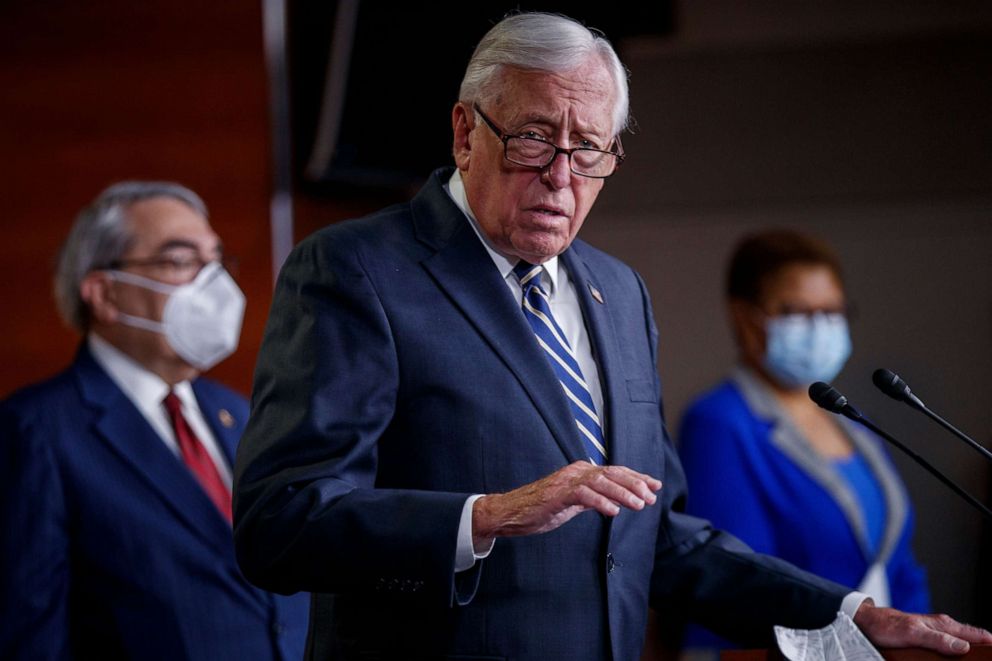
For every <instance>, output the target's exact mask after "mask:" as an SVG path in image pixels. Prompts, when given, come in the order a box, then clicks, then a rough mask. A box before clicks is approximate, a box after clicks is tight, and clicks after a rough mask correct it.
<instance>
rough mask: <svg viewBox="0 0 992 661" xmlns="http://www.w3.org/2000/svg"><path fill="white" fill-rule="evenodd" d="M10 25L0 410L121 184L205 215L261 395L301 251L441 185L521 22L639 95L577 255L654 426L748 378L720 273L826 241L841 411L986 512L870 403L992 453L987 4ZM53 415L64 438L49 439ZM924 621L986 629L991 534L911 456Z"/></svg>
mask: <svg viewBox="0 0 992 661" xmlns="http://www.w3.org/2000/svg"><path fill="white" fill-rule="evenodd" d="M473 4H474V5H475V6H474V7H472V8H465V10H464V11H465V12H466V13H464V14H462V13H460V12H455V11H453V10H452V9H450V8H448V7H444V8H443V9H441V8H438V5H436V3H428V2H402V3H401V2H395V3H392V2H381V1H380V2H371V1H368V2H364V3H359V2H356V1H354V0H353V1H351V2H344V1H340V2H327V3H317V2H307V1H302V0H299V1H296V2H294V1H292V0H271V1H263V2H244V1H243V0H238V1H235V0H215V1H213V2H209V3H201V2H193V1H191V0H169V1H168V2H167V1H165V0H144V1H143V2H133V1H125V0H100V1H97V2H85V3H83V2H70V1H68V0H46V1H44V2H27V1H13V2H10V1H8V2H5V3H2V4H0V149H2V151H0V154H2V159H0V202H2V211H0V232H2V237H3V247H2V253H0V254H2V259H0V300H2V302H3V305H4V310H3V313H2V315H0V319H2V322H0V323H2V330H3V335H2V337H3V340H4V341H3V342H2V344H0V364H2V365H3V369H2V370H0V397H3V396H6V395H8V394H9V393H11V392H12V391H13V390H14V389H16V388H18V387H20V386H21V385H24V384H26V383H29V382H33V381H37V380H39V379H41V378H44V377H46V376H48V375H51V374H53V373H55V372H56V371H58V370H59V369H61V368H62V367H63V366H65V365H66V364H68V362H69V361H70V359H71V357H72V355H73V353H74V352H75V350H76V346H77V344H78V338H77V337H76V336H75V335H74V334H73V333H72V332H71V331H69V330H67V329H65V328H64V327H62V325H61V324H60V322H59V321H58V318H57V316H56V314H55V310H54V306H53V303H52V297H51V293H50V289H51V288H50V281H51V276H52V265H53V262H54V257H55V253H56V251H57V249H58V246H59V245H60V243H61V241H62V240H63V238H64V237H65V235H66V233H67V232H68V229H69V227H70V225H71V223H72V220H73V217H74V215H75V213H76V212H77V211H78V210H79V209H80V208H81V207H83V206H84V205H85V204H87V203H88V202H89V201H90V200H92V199H93V197H95V196H96V194H97V193H98V192H99V191H100V190H101V189H102V188H104V187H105V186H107V185H109V184H110V183H112V182H114V181H117V180H120V179H126V178H141V179H171V180H176V181H179V182H181V183H183V184H185V185H187V186H189V187H191V188H193V189H194V190H196V191H197V192H198V193H200V194H201V195H202V196H203V198H204V199H205V200H206V202H207V204H208V206H209V207H210V209H211V220H212V223H213V224H214V226H215V228H216V229H217V231H218V233H219V234H220V235H221V237H222V239H223V240H224V242H225V244H226V249H227V251H228V252H229V253H231V254H233V255H236V256H238V257H239V258H240V261H241V268H240V272H239V274H238V280H239V283H240V284H241V286H242V288H243V289H244V290H245V293H246V294H247V296H248V311H247V315H246V319H245V328H244V332H243V335H242V339H241V347H240V349H239V350H238V352H237V353H236V354H235V355H234V356H233V357H232V358H230V359H228V360H227V361H225V362H224V363H222V364H221V365H220V366H218V367H217V368H216V369H215V370H214V371H213V373H212V376H214V377H215V378H218V379H220V380H221V381H224V382H226V383H227V384H229V385H231V386H233V387H235V388H236V389H238V390H241V391H243V392H246V393H247V392H248V390H249V389H250V384H251V372H252V369H253V365H254V359H255V354H256V352H257V350H258V346H259V343H260V340H261V334H262V329H263V326H264V323H265V317H266V315H267V312H268V306H269V302H270V299H271V287H272V281H273V277H274V273H275V272H276V271H277V270H278V265H279V264H280V263H281V258H282V256H284V255H285V252H286V251H287V250H288V249H289V247H290V246H291V245H292V243H293V242H295V241H296V240H299V239H300V238H302V237H303V236H305V235H307V234H309V233H310V232H312V231H314V230H315V229H317V228H319V227H321V226H323V225H325V224H327V223H330V222H335V221H337V220H341V219H343V218H348V217H353V216H356V215H361V214H364V213H366V212H368V211H371V210H374V209H376V208H379V207H382V206H384V205H386V204H388V203H391V202H396V201H401V200H404V199H407V198H408V197H409V195H410V194H411V193H412V191H414V190H416V188H417V186H418V185H419V182H421V181H423V179H424V178H425V177H426V176H427V175H428V174H429V173H430V171H431V169H432V168H434V167H438V166H442V165H448V164H449V163H450V156H449V153H450V135H449V134H450V120H449V116H450V107H451V105H452V104H453V103H454V101H455V100H456V95H457V87H458V82H459V79H460V74H461V70H462V68H463V67H464V64H465V62H466V61H467V58H468V57H469V55H470V54H471V50H472V48H473V47H474V44H475V42H476V41H477V40H478V39H479V38H480V37H481V36H482V34H483V33H484V32H485V31H486V30H487V29H488V27H489V26H490V25H491V24H492V23H493V22H494V21H496V20H498V19H499V18H500V16H502V15H503V13H505V12H506V11H508V10H510V9H513V8H515V7H522V8H525V9H545V10H557V11H564V12H565V13H568V14H569V15H572V16H574V17H576V18H579V19H581V20H583V21H584V22H586V23H587V24H589V25H591V26H594V27H599V28H602V29H603V30H604V31H605V32H606V33H607V35H608V36H609V37H611V38H612V39H613V40H614V42H615V43H616V44H617V45H618V47H619V50H620V54H621V57H622V58H623V60H624V61H625V63H626V65H627V66H628V67H629V69H630V73H631V102H632V111H633V115H634V117H635V120H636V123H635V125H634V129H633V132H632V133H631V134H630V135H628V136H625V138H624V144H625V146H626V148H627V152H628V154H629V157H628V159H627V161H626V162H625V163H624V166H623V168H622V169H621V171H620V172H619V173H618V174H617V175H616V176H615V177H613V178H612V179H611V180H610V181H609V183H608V185H607V186H606V188H605V189H604V192H603V193H602V195H601V197H600V201H599V203H598V205H597V207H596V208H595V209H594V211H593V213H592V214H591V216H590V217H589V219H588V220H587V223H586V225H585V228H584V229H583V232H582V237H583V238H584V239H586V240H587V241H589V242H591V243H593V244H594V245H597V246H598V247H600V248H603V249H605V250H607V251H608V252H611V253H613V254H615V255H617V256H619V257H620V258H622V259H624V260H626V261H627V262H628V263H630V264H631V265H632V266H634V267H635V268H636V269H638V270H639V271H640V272H641V273H642V274H643V276H644V278H645V280H646V282H647V284H648V287H649V289H650V291H651V294H652V296H653V299H654V305H655V315H656V318H657V322H658V325H659V329H660V333H661V364H660V366H659V367H660V369H661V374H662V378H663V383H664V388H665V402H666V413H667V416H668V419H669V423H670V425H671V427H672V429H673V431H674V432H675V434H676V436H677V432H678V424H677V421H678V419H679V417H680V415H681V412H682V410H683V409H684V407H685V406H686V404H687V403H688V401H689V400H690V399H691V398H692V397H693V396H694V394H696V393H698V392H699V391H701V390H702V389H704V388H706V387H707V386H709V385H710V384H712V383H714V382H715V381H717V380H719V379H720V378H721V377H722V376H723V375H724V374H725V373H726V372H727V370H728V369H729V367H730V366H731V365H732V364H733V361H734V355H733V348H732V342H731V338H730V335H729V331H728V330H727V323H726V318H725V314H724V309H723V301H722V286H723V283H722V280H723V269H724V263H725V260H726V258H727V256H728V254H729V252H730V250H731V247H732V246H733V244H734V243H735V242H736V240H737V239H738V238H739V237H740V236H741V235H742V234H744V233H746V232H748V231H751V230H754V229H758V228H763V227H767V226H789V227H794V228H797V229H801V230H805V231H809V232H812V233H814V234H817V235H819V236H821V237H822V238H825V239H827V240H828V241H829V242H831V243H832V244H833V245H834V246H835V247H836V248H837V250H838V251H839V253H840V256H841V259H842V261H843V263H844V266H845V268H846V275H847V285H848V292H849V294H850V296H851V298H852V300H853V302H854V304H855V306H856V309H857V315H856V317H855V318H854V320H853V323H852V333H853V338H854V353H853V356H852V358H851V361H850V362H849V364H848V367H847V368H846V369H845V371H844V372H843V374H842V375H841V377H840V378H839V379H838V381H837V385H838V387H839V388H840V389H841V390H842V391H844V392H845V393H846V394H847V395H848V396H849V398H850V399H851V401H852V402H853V403H854V404H855V405H857V406H858V407H859V408H861V409H862V410H863V411H864V412H865V413H866V414H868V415H869V416H870V417H872V418H873V419H874V420H875V421H876V422H877V423H879V424H881V425H882V426H883V427H885V428H887V429H888V430H890V431H891V432H892V433H893V434H894V435H896V436H897V437H898V438H900V439H902V440H904V441H905V442H906V443H907V444H908V445H910V446H911V447H913V448H914V449H916V450H917V451H918V452H920V453H921V454H923V455H925V456H927V457H928V458H930V459H931V460H932V461H933V462H934V463H935V464H936V465H937V466H938V467H939V468H940V469H941V470H943V471H944V472H945V473H947V474H948V475H949V476H950V477H952V478H953V479H955V480H956V481H957V482H958V483H959V484H961V485H962V486H963V487H964V488H965V489H966V490H968V491H969V492H971V493H973V494H976V495H977V496H979V497H980V498H982V499H984V500H985V501H986V502H988V501H989V497H988V496H989V491H990V485H989V467H988V465H987V464H986V463H985V462H984V460H982V459H980V458H978V456H977V455H976V454H975V453H973V451H971V450H970V449H968V448H966V447H964V446H963V445H962V444H960V443H958V442H957V441H955V440H954V439H952V438H951V437H950V436H948V435H947V434H946V433H944V432H943V431H941V430H940V429H939V428H937V427H936V426H935V425H933V424H931V423H930V422H928V421H926V420H924V419H923V418H922V417H921V416H920V415H919V414H917V413H915V412H913V411H911V410H910V409H908V408H906V407H900V405H898V404H896V403H895V402H893V401H891V400H888V399H886V398H885V397H884V396H883V395H881V394H880V393H878V392H877V391H875V389H874V388H873V387H872V385H871V383H870V375H871V372H872V370H874V369H875V368H876V367H883V366H884V367H887V368H889V369H892V370H893V371H895V372H897V373H899V374H900V375H901V376H903V377H904V378H905V379H906V380H907V381H908V382H909V383H910V385H911V386H912V387H913V389H914V392H916V393H917V394H918V395H919V396H921V397H922V398H923V399H924V401H925V402H926V403H927V404H928V405H929V406H930V407H931V408H932V409H934V410H935V411H937V412H939V413H941V414H942V415H943V416H944V417H945V418H947V419H949V420H951V421H952V422H954V423H955V424H957V425H958V426H959V427H961V428H962V429H963V430H964V431H966V432H968V433H970V434H971V435H972V436H973V437H975V438H976V439H977V440H979V441H980V442H982V443H983V444H986V445H992V406H990V405H989V403H988V402H989V399H988V397H989V394H988V392H989V387H988V384H987V383H986V379H987V378H988V375H990V374H992V259H990V258H992V118H990V108H992V5H990V4H989V3H987V2H984V1H955V0H947V1H932V2H924V1H914V0H906V1H903V2H884V1H883V2H874V3H862V2H854V1H853V0H852V1H842V0H838V1H834V2H817V3H814V2H796V1H794V0H793V1H789V0H756V1H752V2H747V3H741V2H733V1H731V0H683V1H681V2H677V1H674V0H672V1H670V2H660V3H653V4H650V5H646V4H645V3H643V2H641V3H634V2H613V3H595V4H594V3H582V2H572V3H563V2H560V3H554V2H544V3H541V2H533V3H513V2H488V1H487V2H481V3H473ZM53 414H57V412H53ZM895 461H896V463H897V465H898V466H899V468H900V470H901V473H902V475H903V477H904V479H905V481H906V483H907V486H908V488H909V490H910V494H911V497H912V499H913V501H914V503H915V505H916V506H917V508H918V522H917V534H916V543H915V548H916V551H917V554H918V557H919V559H920V560H921V561H922V562H923V563H924V564H925V565H926V566H927V568H928V570H929V573H930V579H931V588H932V591H933V596H934V606H935V608H937V609H939V610H943V611H947V612H950V613H951V614H953V615H955V616H957V617H959V618H962V619H965V620H968V621H974V622H979V623H981V624H983V625H985V626H990V625H992V596H990V592H992V574H990V573H989V572H987V571H986V570H985V566H984V565H985V562H984V559H985V558H989V557H992V534H990V530H989V529H988V528H987V526H984V525H983V522H982V519H981V518H980V516H979V515H978V514H977V513H974V512H972V511H971V510H970V509H969V508H968V507H967V506H966V505H965V504H964V503H963V502H962V501H960V500H959V499H958V498H957V497H956V496H954V495H953V494H952V493H950V492H949V491H948V490H946V489H945V488H944V487H943V486H941V485H940V484H938V483H937V482H936V481H935V480H933V479H932V478H931V477H930V476H929V475H926V474H925V473H924V472H923V471H922V470H921V469H920V468H919V467H918V466H916V465H915V464H914V463H912V462H911V461H909V460H905V459H904V458H903V457H902V456H896V457H895Z"/></svg>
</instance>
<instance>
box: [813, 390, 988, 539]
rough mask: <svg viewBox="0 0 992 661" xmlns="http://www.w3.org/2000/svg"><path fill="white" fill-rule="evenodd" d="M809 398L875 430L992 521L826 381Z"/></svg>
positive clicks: (973, 501)
mask: <svg viewBox="0 0 992 661" xmlns="http://www.w3.org/2000/svg"><path fill="white" fill-rule="evenodd" d="M809 398H810V399H812V400H813V401H814V402H815V403H816V405H817V406H819V407H820V408H822V409H826V410H828V411H830V412H831V413H838V414H840V415H843V416H845V417H848V418H850V419H851V420H854V421H855V422H857V423H858V424H860V425H863V426H865V427H867V428H868V429H870V430H871V431H873V432H875V433H876V434H878V435H879V436H881V437H882V438H884V439H885V440H886V441H888V442H889V443H891V444H892V445H894V446H895V447H897V448H899V449H900V450H902V451H903V452H905V453H906V454H907V455H908V456H909V458H910V459H912V460H913V461H915V462H916V463H918V464H919V465H920V466H922V467H923V468H925V469H926V470H928V471H929V472H930V474H931V475H933V476H934V477H936V478H937V479H938V480H940V481H941V482H943V483H944V485H945V486H946V487H947V488H949V489H950V490H951V491H953V492H954V493H956V494H957V495H959V496H961V497H962V498H964V499H965V500H966V501H967V502H968V504H969V505H971V506H972V507H974V508H975V509H977V510H978V511H980V512H981V513H982V514H984V515H985V518H987V519H989V520H990V521H992V510H989V508H987V507H985V505H983V504H982V503H980V502H979V501H977V500H976V499H975V498H973V497H972V496H971V494H969V493H968V492H967V491H965V490H964V489H962V488H961V487H959V486H958V485H957V484H955V483H954V482H953V481H951V479H950V478H948V477H947V476H946V475H944V474H943V473H941V472H940V471H939V470H937V469H936V468H934V467H933V466H932V465H930V462H928V461H927V460H926V459H924V458H923V457H921V456H920V455H918V454H916V453H915V452H913V451H912V450H910V449H909V448H908V447H906V446H905V445H903V444H902V443H900V442H899V441H897V440H896V439H895V438H893V437H892V436H890V435H889V434H887V433H886V432H884V431H882V430H881V429H879V428H878V426H876V425H875V423H873V422H872V421H871V420H869V419H868V418H866V417H864V416H863V415H861V412H860V411H858V410H857V409H856V408H854V407H853V406H851V405H850V404H848V402H847V397H845V396H844V395H842V394H841V393H840V392H839V391H838V390H837V389H836V388H834V387H833V386H831V385H830V384H828V383H823V382H822V381H817V382H816V383H814V384H813V385H811V386H810V387H809Z"/></svg>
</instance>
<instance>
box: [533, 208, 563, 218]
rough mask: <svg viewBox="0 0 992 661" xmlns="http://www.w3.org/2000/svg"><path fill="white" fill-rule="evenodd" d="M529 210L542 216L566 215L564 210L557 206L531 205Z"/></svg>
mask: <svg viewBox="0 0 992 661" xmlns="http://www.w3.org/2000/svg"><path fill="white" fill-rule="evenodd" d="M531 211H534V212H536V213H539V214H541V215H543V216H567V215H568V214H566V213H565V212H564V210H562V209H559V208H557V207H531Z"/></svg>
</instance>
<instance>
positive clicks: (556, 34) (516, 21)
mask: <svg viewBox="0 0 992 661" xmlns="http://www.w3.org/2000/svg"><path fill="white" fill-rule="evenodd" d="M592 56H596V57H599V58H600V60H601V61H602V62H603V64H604V65H605V66H606V68H607V70H608V71H609V72H610V74H611V76H612V77H613V81H614V83H615V84H616V105H615V107H614V109H613V135H614V136H617V135H619V134H620V132H621V131H623V130H624V129H625V128H626V127H627V124H628V121H629V117H628V113H629V109H630V100H629V93H628V89H627V70H626V69H625V68H624V66H623V64H622V63H621V62H620V58H619V57H617V54H616V51H614V50H613V46H611V45H610V42H609V41H607V39H606V37H605V36H603V34H602V33H601V32H598V31H594V30H591V29H589V28H587V27H586V26H584V25H582V24H581V23H579V22H578V21H575V20H573V19H571V18H568V17H567V16H561V15H559V14H545V13H540V12H533V13H521V14H514V15H512V16H507V17H506V18H504V19H503V20H502V21H500V22H499V23H497V24H496V25H494V26H493V27H492V29H491V30H489V32H487V33H486V35H485V36H484V37H483V38H482V41H480V42H479V45H478V46H476V47H475V52H474V53H472V59H470V60H469V63H468V67H466V69H465V77H464V78H462V85H461V89H460V90H459V92H458V99H459V100H460V101H462V102H465V103H477V102H482V101H488V100H489V99H490V97H491V95H492V94H494V90H493V89H492V84H493V82H495V80H496V78H497V76H498V75H499V73H500V72H501V71H502V69H503V67H508V66H509V67H516V68H519V69H529V70H536V71H548V72H551V73H565V72H568V71H571V70H573V69H575V67H576V66H577V65H579V64H581V63H583V62H585V61H587V60H588V59H589V58H590V57H592Z"/></svg>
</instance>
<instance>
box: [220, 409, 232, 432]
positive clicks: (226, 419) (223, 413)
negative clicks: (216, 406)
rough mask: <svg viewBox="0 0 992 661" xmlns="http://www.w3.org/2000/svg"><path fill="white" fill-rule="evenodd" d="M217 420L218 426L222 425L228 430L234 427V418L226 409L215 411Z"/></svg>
mask: <svg viewBox="0 0 992 661" xmlns="http://www.w3.org/2000/svg"><path fill="white" fill-rule="evenodd" d="M217 418H218V419H219V420H220V424H222V425H224V426H225V427H227V428H228V429H230V428H231V427H233V426H234V416H233V415H231V412H230V411H228V410H227V409H221V410H220V411H217Z"/></svg>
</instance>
